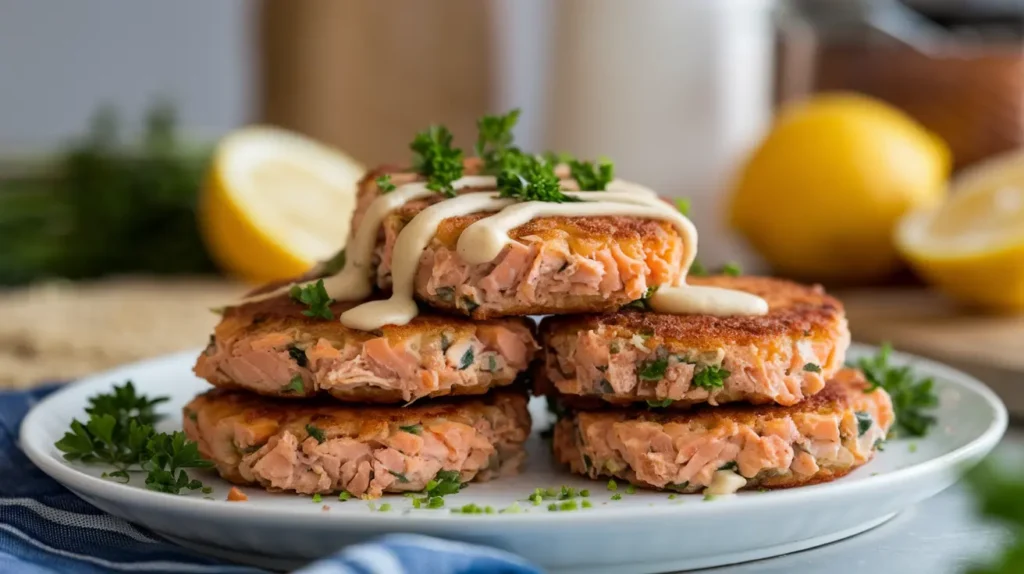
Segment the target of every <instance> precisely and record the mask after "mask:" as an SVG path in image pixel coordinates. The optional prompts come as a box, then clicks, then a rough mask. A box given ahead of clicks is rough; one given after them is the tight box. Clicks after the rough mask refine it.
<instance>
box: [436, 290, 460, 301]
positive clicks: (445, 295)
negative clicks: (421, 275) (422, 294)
mask: <svg viewBox="0 0 1024 574" xmlns="http://www.w3.org/2000/svg"><path fill="white" fill-rule="evenodd" d="M434 295H437V298H438V299H440V300H442V301H444V302H445V303H451V302H452V301H455V288H454V287H438V288H437V289H434Z"/></svg>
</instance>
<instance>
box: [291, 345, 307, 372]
mask: <svg viewBox="0 0 1024 574" xmlns="http://www.w3.org/2000/svg"><path fill="white" fill-rule="evenodd" d="M288 355H289V356H290V357H291V358H292V360H293V361H295V364H297V365H298V366H300V367H305V366H306V365H308V364H309V359H307V358H306V352H305V351H303V350H302V349H300V348H298V347H294V346H292V347H288Z"/></svg>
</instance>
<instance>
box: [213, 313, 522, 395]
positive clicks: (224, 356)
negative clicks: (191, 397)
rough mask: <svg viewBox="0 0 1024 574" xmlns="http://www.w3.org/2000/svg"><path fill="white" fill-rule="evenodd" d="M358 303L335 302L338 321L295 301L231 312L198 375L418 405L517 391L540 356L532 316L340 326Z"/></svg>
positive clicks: (246, 385)
mask: <svg viewBox="0 0 1024 574" xmlns="http://www.w3.org/2000/svg"><path fill="white" fill-rule="evenodd" d="M357 304H358V303H334V304H333V305H331V310H332V314H333V316H334V319H333V320H327V319H324V318H319V317H307V316H305V315H303V311H304V310H305V309H306V306H305V305H301V304H299V303H297V302H296V301H293V300H292V299H290V298H289V297H288V296H287V295H282V296H278V297H274V298H271V299H265V300H263V301H257V302H252V303H246V304H244V305H241V306H238V307H229V308H227V309H226V310H225V311H224V315H223V318H222V319H221V321H220V323H219V324H218V325H217V326H216V328H215V329H214V332H213V335H212V336H211V337H210V342H209V345H208V346H207V347H206V349H205V350H204V351H203V352H202V353H201V354H200V355H199V358H198V360H197V361H196V365H195V368H194V371H195V373H196V375H198V376H199V377H201V378H203V379H206V380H207V381H209V382H210V383H212V384H213V385H216V386H218V387H223V388H238V389H245V390H248V391H252V392H255V393H259V394H261V395H266V396H273V397H285V398H304V397H311V396H314V395H318V394H330V395H332V396H333V397H335V398H336V399H339V400H342V401H354V402H368V403H408V402H411V401H415V400H418V399H422V398H426V397H440V396H445V395H477V394H482V393H485V392H487V391H488V390H489V389H492V388H497V387H503V386H506V385H509V384H511V383H512V382H514V381H515V380H516V378H517V376H519V374H520V373H523V372H524V371H525V370H526V369H527V367H528V366H529V365H530V362H531V361H532V360H533V358H534V355H535V353H536V352H537V349H538V347H537V344H536V342H535V341H534V337H533V324H532V323H531V322H530V321H529V320H527V319H519V318H508V319H495V320H489V321H471V320H468V319H461V318H458V317H440V316H437V315H430V314H425V313H424V314H420V315H419V316H418V317H416V318H415V319H413V320H412V321H411V322H410V323H408V324H407V325H402V326H397V325H386V326H384V327H383V328H381V329H380V330H377V331H360V330H356V329H350V328H347V327H345V326H344V325H342V324H341V322H340V321H338V319H337V318H338V316H339V315H340V314H341V313H342V312H343V311H345V310H346V309H349V308H351V307H353V306H355V305H357Z"/></svg>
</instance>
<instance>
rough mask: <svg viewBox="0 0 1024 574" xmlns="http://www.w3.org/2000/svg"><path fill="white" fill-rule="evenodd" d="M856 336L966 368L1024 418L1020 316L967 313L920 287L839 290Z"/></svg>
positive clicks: (1022, 321)
mask: <svg viewBox="0 0 1024 574" xmlns="http://www.w3.org/2000/svg"><path fill="white" fill-rule="evenodd" d="M836 295H837V296H838V297H839V298H840V299H841V300H842V301H843V303H844V304H845V305H846V312H847V316H848V317H849V320H850V330H851V331H852V332H853V339H854V340H855V341H859V342H863V343H870V344H879V343H881V342H884V341H889V342H891V343H892V345H893V346H894V347H895V348H896V349H897V350H900V351H907V352H910V353H915V354H918V355H922V356H925V357H929V358H932V359H935V360H938V361H942V362H943V363H946V364H948V365H950V366H952V367H955V368H957V369H960V370H962V371H965V372H968V373H970V374H972V375H974V376H975V377H977V378H979V379H981V380H982V381H984V382H985V383H986V384H988V385H989V386H990V387H991V388H992V389H993V390H995V391H996V392H997V393H999V395H1000V396H1001V397H1002V399H1003V401H1004V402H1006V406H1007V407H1008V408H1009V409H1010V412H1011V414H1013V415H1015V416H1017V417H1022V418H1024V316H1017V317H998V316H989V315H981V314H976V313H971V312H970V311H968V310H965V309H963V308H961V307H958V306H956V305H954V304H953V303H951V302H950V301H948V300H947V299H945V298H943V297H942V296H940V295H938V294H935V293H931V292H929V291H926V290H924V289H919V288H906V289H873V290H856V291H846V292H838V293H836Z"/></svg>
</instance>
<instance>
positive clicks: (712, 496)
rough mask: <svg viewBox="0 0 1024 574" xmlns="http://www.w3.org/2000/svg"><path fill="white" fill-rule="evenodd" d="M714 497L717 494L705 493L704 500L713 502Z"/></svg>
mask: <svg viewBox="0 0 1024 574" xmlns="http://www.w3.org/2000/svg"><path fill="white" fill-rule="evenodd" d="M714 499H715V495H714V494H705V495H704V502H711V501H712V500H714Z"/></svg>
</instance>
